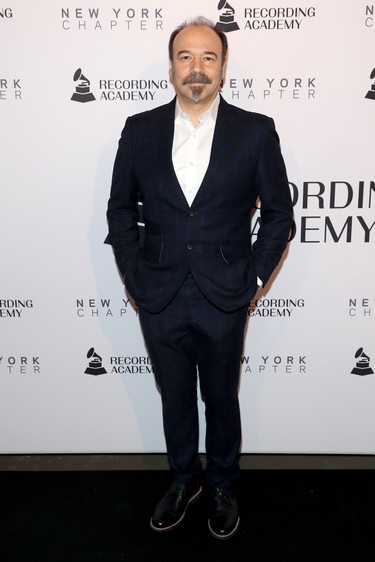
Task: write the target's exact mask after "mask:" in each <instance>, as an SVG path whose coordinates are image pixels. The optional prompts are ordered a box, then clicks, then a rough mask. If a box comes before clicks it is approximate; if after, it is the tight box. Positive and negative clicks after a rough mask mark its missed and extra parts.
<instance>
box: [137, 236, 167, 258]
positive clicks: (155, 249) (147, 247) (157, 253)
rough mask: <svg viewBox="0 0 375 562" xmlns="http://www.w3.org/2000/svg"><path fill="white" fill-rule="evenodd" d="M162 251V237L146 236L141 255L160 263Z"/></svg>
mask: <svg viewBox="0 0 375 562" xmlns="http://www.w3.org/2000/svg"><path fill="white" fill-rule="evenodd" d="M163 250H164V240H163V237H162V236H150V235H148V234H146V236H145V241H144V245H143V248H142V253H145V254H147V256H149V257H150V258H152V259H153V260H155V261H157V262H161V260H162V256H163Z"/></svg>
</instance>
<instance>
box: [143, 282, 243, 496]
mask: <svg viewBox="0 0 375 562" xmlns="http://www.w3.org/2000/svg"><path fill="white" fill-rule="evenodd" d="M139 318H140V322H141V326H142V330H143V334H144V338H145V341H146V345H147V347H148V352H149V355H150V357H151V361H152V364H153V367H154V372H155V377H156V382H157V384H158V386H159V389H160V392H161V398H162V407H163V424H164V433H165V439H166V445H167V452H168V459H169V464H170V467H171V469H172V471H173V472H174V475H175V479H176V480H177V481H180V482H189V481H190V480H191V479H193V478H195V477H197V476H199V474H200V473H201V470H202V466H201V462H200V458H199V455H198V441H199V422H198V395H197V387H198V384H197V383H198V380H199V387H200V392H201V396H202V400H203V401H204V404H205V416H206V455H207V466H206V479H207V482H208V484H209V485H210V486H215V485H218V484H230V485H233V484H234V483H235V481H236V480H237V479H238V477H239V449H240V446H241V420H240V409H239V402H238V383H239V372H240V358H241V354H242V350H243V339H244V329H245V324H246V318H247V306H244V307H241V308H240V309H238V310H235V311H234V312H224V311H222V310H220V309H219V308H217V307H216V306H214V305H213V304H212V303H211V302H210V301H208V300H207V298H206V297H205V296H204V295H203V293H202V292H201V291H200V289H199V287H198V286H197V284H196V282H195V280H194V278H193V276H192V275H191V274H188V276H187V278H186V279H185V281H184V283H183V285H182V287H181V288H180V290H179V292H178V293H177V295H176V296H175V297H174V299H173V300H172V301H171V302H170V303H169V304H168V306H167V307H166V308H164V309H163V310H162V311H161V312H157V313H151V312H148V311H146V310H144V309H142V308H140V309H139Z"/></svg>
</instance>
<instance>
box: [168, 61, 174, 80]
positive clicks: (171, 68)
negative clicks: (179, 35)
mask: <svg viewBox="0 0 375 562" xmlns="http://www.w3.org/2000/svg"><path fill="white" fill-rule="evenodd" d="M169 81H170V82H171V83H172V84H173V82H174V80H173V63H172V62H171V61H169Z"/></svg>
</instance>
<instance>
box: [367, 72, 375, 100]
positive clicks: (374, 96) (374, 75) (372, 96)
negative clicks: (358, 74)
mask: <svg viewBox="0 0 375 562" xmlns="http://www.w3.org/2000/svg"><path fill="white" fill-rule="evenodd" d="M370 79H371V80H374V82H373V83H372V84H371V89H370V90H369V91H368V92H367V94H366V95H365V98H367V99H368V100H375V68H374V70H373V71H372V72H371V74H370Z"/></svg>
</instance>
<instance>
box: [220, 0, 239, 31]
mask: <svg viewBox="0 0 375 562" xmlns="http://www.w3.org/2000/svg"><path fill="white" fill-rule="evenodd" d="M217 9H218V10H219V11H220V16H219V21H218V22H217V23H216V25H215V27H216V29H218V30H219V31H225V33H228V32H230V31H237V30H239V29H240V28H239V25H238V23H237V22H236V21H235V20H234V14H235V10H234V8H232V6H230V5H229V3H228V2H227V1H226V0H220V2H219V4H218V6H217Z"/></svg>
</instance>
